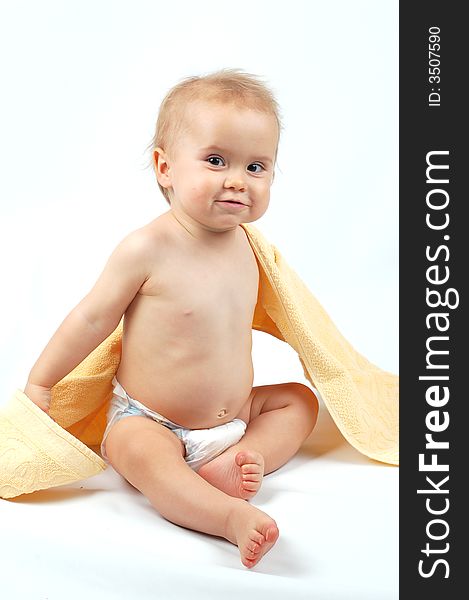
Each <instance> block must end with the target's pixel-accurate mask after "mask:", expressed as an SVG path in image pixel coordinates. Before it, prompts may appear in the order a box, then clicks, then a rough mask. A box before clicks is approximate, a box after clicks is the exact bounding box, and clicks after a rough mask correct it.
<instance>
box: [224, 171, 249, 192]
mask: <svg viewBox="0 0 469 600" xmlns="http://www.w3.org/2000/svg"><path fill="white" fill-rule="evenodd" d="M225 188H232V189H235V190H239V191H244V190H245V189H246V182H245V180H244V177H243V176H242V175H241V174H240V173H230V174H228V175H227V176H226V178H225Z"/></svg>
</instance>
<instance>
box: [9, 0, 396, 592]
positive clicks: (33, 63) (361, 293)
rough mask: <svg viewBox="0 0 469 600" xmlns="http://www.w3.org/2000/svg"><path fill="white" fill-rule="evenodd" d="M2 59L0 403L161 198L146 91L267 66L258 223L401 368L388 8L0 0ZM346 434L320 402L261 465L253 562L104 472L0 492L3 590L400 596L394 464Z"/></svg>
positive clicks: (286, 357) (273, 344)
mask: <svg viewBox="0 0 469 600" xmlns="http://www.w3.org/2000/svg"><path fill="white" fill-rule="evenodd" d="M0 62H1V68H0V74H1V87H2V93H1V96H0V102H1V110H0V132H1V136H0V161H1V162H0V165H1V177H0V232H1V235H0V266H1V278H2V287H1V293H0V314H1V317H2V326H1V330H0V332H1V333H0V404H1V403H3V402H6V401H7V399H8V397H9V395H10V393H11V392H12V390H13V389H14V388H16V387H23V386H24V384H25V382H26V378H27V375H28V372H29V369H30V368H31V366H32V364H33V363H34V361H35V360H36V358H37V356H38V354H39V353H40V351H41V350H42V348H43V346H44V345H45V344H46V342H47V341H48V339H49V338H50V336H51V335H52V333H53V332H54V331H55V329H56V328H57V326H58V325H59V324H60V322H61V321H62V320H63V318H64V317H65V316H66V314H67V313H68V312H69V311H70V310H71V308H72V307H73V306H75V304H77V303H78V301H79V300H80V299H81V298H82V297H83V296H84V295H85V294H86V293H87V292H88V290H89V289H90V287H91V286H92V285H93V283H94V281H95V279H96V278H97V276H98V275H99V273H100V272H101V270H102V268H103V266H104V264H105V262H106V260H107V257H108V256H109V254H110V253H111V251H112V249H113V248H114V247H115V245H116V244H117V243H118V242H119V240H120V239H122V237H124V236H125V235H126V234H127V233H128V232H129V231H131V230H133V229H135V228H138V227H140V226H142V225H143V224H145V223H147V222H148V221H150V220H152V219H153V218H155V217H156V216H157V215H159V214H161V213H162V212H164V211H166V210H167V204H166V202H165V201H164V199H163V197H162V195H161V193H160V191H159V189H158V186H157V184H156V181H155V179H154V175H153V173H152V170H151V169H148V168H147V169H146V168H145V164H146V162H147V158H148V157H147V156H146V155H145V148H146V146H147V145H148V144H149V142H150V140H151V138H152V136H153V132H154V125H155V121H156V117H157V112H158V107H159V103H160V102H161V100H162V98H163V97H164V95H165V94H166V92H167V91H168V89H169V88H171V87H172V86H173V85H175V84H176V83H177V82H178V81H179V80H180V79H182V78H184V77H187V76H190V75H194V74H204V73H208V72H210V71H213V70H215V69H219V68H223V67H233V68H240V69H243V70H245V71H247V72H250V73H254V74H257V75H259V76H261V77H262V78H263V79H264V80H265V81H266V82H267V83H268V84H269V85H270V86H271V87H272V89H273V90H274V92H275V93H276V95H277V98H278V101H279V103H280V105H281V108H282V114H283V124H284V130H283V132H282V138H281V142H280V150H279V165H278V167H277V172H276V177H275V182H274V185H273V189H272V200H271V206H270V208H269V211H268V213H267V214H266V215H265V216H264V217H263V218H262V219H261V220H260V221H258V222H257V223H256V225H257V227H259V229H261V231H262V232H263V233H264V234H265V235H266V237H267V238H268V239H269V240H270V241H272V242H273V243H275V244H276V245H277V246H278V248H279V249H280V251H281V252H282V253H283V255H284V256H285V258H286V260H287V261H288V263H289V264H290V265H291V266H292V267H293V268H294V269H295V270H296V271H297V273H298V274H299V275H300V276H301V278H302V279H303V280H304V281H305V283H306V284H307V286H308V287H309V288H310V289H311V291H312V292H313V293H314V294H315V295H316V296H317V298H318V299H319V300H320V302H321V303H322V304H323V306H324V307H325V308H326V310H327V311H328V313H329V314H330V315H331V317H332V318H333V320H334V321H335V323H336V324H337V326H338V327H339V329H340V330H341V331H342V333H343V334H344V335H345V337H346V338H347V339H349V341H351V342H352V344H353V345H354V346H355V347H356V348H357V350H359V351H360V352H361V353H363V354H364V355H365V356H366V357H367V358H369V359H370V360H371V361H372V362H374V363H375V364H377V365H379V366H381V367H382V368H384V369H387V370H390V371H394V372H397V369H398V357H397V342H398V340H397V324H398V313H397V295H398V286H397V275H398V273H397V267H398V254H397V243H398V232H397V220H398V205H397V202H398V166H397V165H398V162H397V161H398V72H397V69H398V2H397V0H381V1H379V2H378V1H376V0H359V1H356V0H354V1H351V0H329V1H328V2H324V1H323V0H308V1H300V0H296V1H294V0H291V1H289V2H286V1H285V0H282V1H276V0H271V1H267V0H257V1H256V2H252V1H251V0H248V1H246V0H237V1H236V2H234V1H233V2H213V1H206V0H192V1H191V0H187V1H182V0H172V1H171V2H169V1H167V2H163V1H160V0H133V1H132V2H131V1H130V0H128V1H125V2H124V1H118V0H93V1H91V0H61V1H55V2H54V1H53V0H41V1H40V2H37V1H36V0H22V1H17V2H14V1H10V2H7V1H3V0H0ZM253 352H254V366H255V384H256V385H257V384H262V383H275V382H277V381H288V380H297V381H303V371H302V369H301V367H300V365H299V362H298V360H297V358H296V355H295V353H294V352H293V351H292V350H291V348H290V347H289V346H287V345H286V344H282V343H281V342H278V341H276V340H274V339H273V338H270V336H266V335H265V334H257V333H256V335H255V337H254V347H253ZM340 438H341V436H340V434H339V433H338V431H337V429H335V428H334V425H333V423H332V421H331V419H330V418H329V420H328V417H327V413H326V412H325V411H324V410H322V411H321V413H320V419H319V423H318V427H317V428H316V430H315V431H314V432H313V435H312V437H311V447H310V448H309V450H308V449H304V450H303V454H301V455H298V456H296V457H295V458H294V459H292V461H290V463H289V464H287V465H286V466H285V467H283V468H282V469H280V470H278V471H277V472H276V473H274V474H271V475H269V476H268V477H267V478H266V480H265V482H264V486H263V488H262V490H261V493H260V494H259V495H258V497H257V501H256V502H257V505H258V506H259V507H260V508H261V509H262V510H265V511H266V512H268V513H269V514H273V515H274V516H275V518H276V519H277V521H278V523H279V524H280V529H281V531H282V535H281V539H280V540H279V542H278V544H277V545H276V547H275V548H274V549H273V550H272V551H271V552H270V553H269V555H268V556H267V557H266V558H265V559H264V560H263V561H262V563H261V564H260V566H259V568H257V569H256V572H255V573H254V572H247V571H246V572H244V571H243V569H241V566H240V563H239V560H238V558H237V553H238V551H237V549H236V548H235V547H234V546H231V545H230V544H228V543H227V542H225V541H223V540H214V539H212V538H210V539H208V536H204V535H203V534H198V533H195V532H190V531H185V530H183V529H182V528H177V527H175V526H173V525H172V524H170V523H168V522H166V521H164V520H163V519H161V518H158V516H157V515H156V514H155V513H154V511H152V510H150V507H149V506H147V503H146V500H145V499H144V497H143V496H141V495H140V494H137V493H136V492H135V493H132V490H131V488H130V486H128V485H126V484H125V483H124V482H123V480H122V479H121V478H119V477H118V476H117V475H116V474H115V473H114V472H113V471H112V470H111V469H108V470H107V471H106V472H105V473H104V474H103V476H100V477H96V478H93V479H92V480H91V481H90V482H87V483H83V482H78V483H77V485H76V486H75V488H69V487H66V488H57V489H56V490H51V491H46V492H39V493H38V494H35V495H33V497H32V499H31V497H29V496H28V497H25V498H23V499H22V500H20V501H18V502H17V503H15V502H8V503H2V506H1V508H2V509H4V510H5V515H4V519H3V522H4V524H5V526H6V528H5V544H4V547H5V551H6V553H7V554H6V555H5V556H4V557H3V558H2V564H4V565H6V566H5V569H6V570H5V574H6V576H7V577H8V574H9V575H10V577H9V580H10V581H11V582H12V587H11V588H10V592H8V586H9V583H8V579H7V580H6V582H5V584H6V591H7V595H8V593H10V596H11V597H12V598H21V600H23V598H28V600H29V599H30V598H32V597H34V598H36V597H37V598H43V597H44V598H45V597H48V598H51V599H53V598H62V597H63V590H64V589H67V593H69V595H70V597H71V598H72V597H73V598H83V597H90V598H92V597H94V596H95V595H96V590H97V589H99V590H100V592H99V593H100V596H102V598H112V599H114V598H116V597H118V596H119V592H120V593H121V596H122V597H123V598H127V597H129V596H128V594H129V593H130V591H128V590H130V589H133V590H134V592H135V593H134V596H135V595H136V596H139V597H142V598H146V597H148V598H154V597H156V596H155V594H157V595H158V593H159V592H158V590H160V592H161V593H160V595H161V594H162V596H161V597H168V598H169V597H177V596H176V595H177V593H178V590H179V591H180V592H181V594H185V595H188V594H189V593H190V594H191V595H192V596H194V597H196V596H197V590H200V595H201V597H206V594H207V585H209V586H210V589H211V590H212V591H213V593H215V595H216V592H215V590H216V589H217V588H216V587H214V586H216V585H218V586H219V587H220V589H221V590H224V591H223V592H220V593H222V594H223V597H226V598H231V597H235V596H236V597H239V596H240V595H246V593H247V592H249V593H251V594H252V592H253V591H254V590H256V594H257V595H258V596H259V598H261V597H268V598H273V597H274V596H275V597H282V598H283V597H285V594H288V593H290V595H292V597H293V596H294V597H295V598H296V597H297V598H303V597H304V598H306V597H307V598H310V597H311V593H313V594H314V592H312V590H316V595H317V597H318V598H319V597H321V598H324V599H325V598H330V599H332V598H334V599H335V600H338V599H340V600H342V599H345V598H346V599H347V600H353V599H354V598H360V600H364V599H368V598H369V599H370V600H371V599H373V600H384V599H387V598H395V597H396V594H397V569H398V567H397V548H398V539H397V538H398V535H397V530H398V528H397V512H398V511H397V477H398V470H397V469H394V468H392V467H389V466H385V465H382V464H380V463H375V462H373V461H370V460H368V459H366V458H365V457H364V456H362V455H359V453H358V452H355V451H354V450H353V449H352V448H351V447H350V446H349V445H348V444H345V442H344V440H343V439H342V441H341V439H340ZM343 444H345V445H343ZM311 457H314V460H311ZM103 482H104V483H103ZM95 488H96V489H95ZM95 491H96V492H98V491H99V493H94V492H95ZM7 510H8V511H10V512H8V513H7ZM70 514H75V515H78V517H77V519H73V520H72V521H73V522H71V521H70ZM128 515H131V518H129V516H128ZM142 532H144V533H142ZM113 536H114V537H113ZM153 540H159V542H160V543H158V544H154V543H153ZM150 542H151V548H147V547H146V546H145V544H149V543H150ZM129 544H130V545H129ZM181 548H184V551H185V552H186V551H187V554H188V556H189V557H190V560H189V561H184V563H183V573H184V577H183V578H182V579H178V577H179V575H180V572H181V571H180V569H181V564H180V561H179V556H180V550H181ZM142 549H143V551H142ZM147 551H148V552H147ZM0 553H1V552H0ZM20 555H21V557H22V560H21V562H20V561H19V560H18V557H19V556H20ZM132 557H134V558H133V560H132ZM142 561H143V562H142ZM145 561H146V562H145ZM193 561H195V562H194V566H192V564H193ZM199 562H200V565H202V566H200V565H199ZM97 564H99V569H96V568H95V566H96V565H97ZM50 565H54V568H53V571H54V574H53V576H51V570H50ZM77 565H81V567H80V569H79V570H78V571H77ZM87 565H89V566H88V568H87ZM25 566H26V571H27V572H28V577H26V578H25V577H24V569H25ZM199 567H200V568H199ZM191 569H192V571H191ZM77 573H78V574H79V576H78V575H77ZM173 573H174V574H175V575H174V577H173ZM149 574H150V578H148V577H147V576H148V575H149ZM273 577H275V579H273ZM186 580H187V586H188V587H189V585H190V586H194V585H195V587H194V589H195V595H194V589H192V590H189V589H187V594H186V588H183V589H182V590H181V589H180V588H179V586H180V585H183V584H184V581H186ZM70 582H72V585H70ZM155 582H156V583H155ZM207 582H209V583H207ZM173 583H175V589H173V587H172V586H173ZM153 586H155V587H153ZM161 586H163V587H162V588H161ZM164 586H169V587H167V588H166V587H164ZM26 589H27V590H28V591H27V592H26V591H25V590H26ZM19 590H23V592H24V595H21V593H22V592H21V591H19ZM171 590H172V591H171ZM229 590H231V594H232V595H230V591H229ZM240 590H241V592H240ZM287 590H290V591H289V592H288V591H287ZM260 592H262V593H260ZM297 592H298V593H297ZM300 592H301V594H300ZM132 593H133V592H132ZM31 594H32V595H31ZM90 594H91V595H90ZM116 594H117V596H116ZM275 594H277V595H275ZM178 597H180V596H178Z"/></svg>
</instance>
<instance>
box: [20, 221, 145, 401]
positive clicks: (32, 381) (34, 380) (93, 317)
mask: <svg viewBox="0 0 469 600" xmlns="http://www.w3.org/2000/svg"><path fill="white" fill-rule="evenodd" d="M150 243H151V242H150V240H149V238H148V234H146V233H144V232H142V230H137V231H135V232H133V233H131V234H130V235H129V236H127V237H126V238H125V239H124V240H123V241H122V242H121V243H120V244H119V245H118V246H117V247H116V249H115V250H114V252H113V253H112V254H111V256H110V258H109V260H108V262H107V264H106V266H105V268H104V270H103V272H102V273H101V275H100V276H99V278H98V280H97V282H96V283H95V285H94V287H93V288H92V290H91V291H90V292H89V294H87V295H86V296H85V297H84V298H83V300H81V302H80V303H79V304H78V305H77V306H76V307H75V308H74V309H73V310H72V311H71V312H70V314H69V315H68V316H67V317H66V318H65V320H64V321H63V323H62V324H61V325H60V327H59V328H58V329H57V331H56V332H55V334H54V335H53V336H52V338H51V340H50V341H49V343H48V344H47V346H46V347H45V348H44V350H43V352H42V353H41V355H40V356H39V358H38V360H37V361H36V363H35V364H34V366H33V368H32V370H31V372H30V374H29V377H28V382H27V384H26V387H25V389H24V392H25V394H26V395H27V396H28V397H29V398H30V399H31V400H32V401H33V402H35V403H36V404H37V405H38V406H39V407H40V408H42V409H43V410H45V411H46V412H47V411H48V409H49V402H50V390H51V388H52V387H53V386H54V385H55V384H56V383H57V382H58V381H60V380H61V379H62V378H63V377H65V375H67V374H68V373H70V371H72V370H73V369H74V367H76V366H77V365H78V364H79V363H80V362H81V361H82V360H83V359H84V358H86V357H87V356H88V354H90V352H91V351H92V350H94V349H95V348H96V347H97V346H98V345H99V344H100V343H101V342H102V341H103V340H105V339H106V338H107V337H108V336H109V335H110V334H111V333H112V332H113V331H114V329H115V328H116V327H117V325H118V324H119V321H120V319H121V318H122V315H123V314H124V312H125V310H126V309H127V307H128V306H129V304H130V303H131V301H132V300H133V298H134V297H135V295H136V294H137V292H138V290H139V289H140V287H141V286H142V284H143V283H144V282H145V280H146V279H147V278H148V276H149V273H150V269H149V262H150V261H149V254H150V253H149V245H150Z"/></svg>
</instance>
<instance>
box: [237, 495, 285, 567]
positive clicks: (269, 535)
mask: <svg viewBox="0 0 469 600" xmlns="http://www.w3.org/2000/svg"><path fill="white" fill-rule="evenodd" d="M246 509H247V510H246ZM278 536H279V531H278V527H277V523H276V522H275V521H274V520H273V519H272V518H271V517H269V515H267V514H266V513H264V512H262V511H261V510H259V509H258V508H256V507H254V506H252V504H247V503H243V504H242V505H241V506H239V507H237V508H236V509H235V510H232V511H231V512H230V515H229V517H228V521H227V536H226V538H227V539H228V540H229V541H230V542H232V543H233V544H236V545H237V546H238V548H239V553H240V555H241V562H242V563H243V565H244V566H245V567H248V568H249V569H250V568H251V567H253V566H254V565H256V564H257V563H258V562H259V561H260V559H261V558H262V557H263V556H264V554H265V553H266V552H268V551H269V550H270V549H271V548H272V546H273V545H274V544H275V542H276V541H277V540H278Z"/></svg>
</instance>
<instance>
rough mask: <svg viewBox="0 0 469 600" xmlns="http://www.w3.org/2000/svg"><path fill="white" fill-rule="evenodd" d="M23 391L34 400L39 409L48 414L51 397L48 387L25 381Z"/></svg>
mask: <svg viewBox="0 0 469 600" xmlns="http://www.w3.org/2000/svg"><path fill="white" fill-rule="evenodd" d="M24 393H25V394H26V396H28V398H29V399H30V400H31V401H32V402H34V404H36V405H37V406H39V408H40V409H41V410H43V411H44V412H46V413H48V414H49V406H50V399H51V392H50V388H48V387H45V386H43V385H36V384H35V383H29V382H28V383H27V384H26V387H25V388H24Z"/></svg>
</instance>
